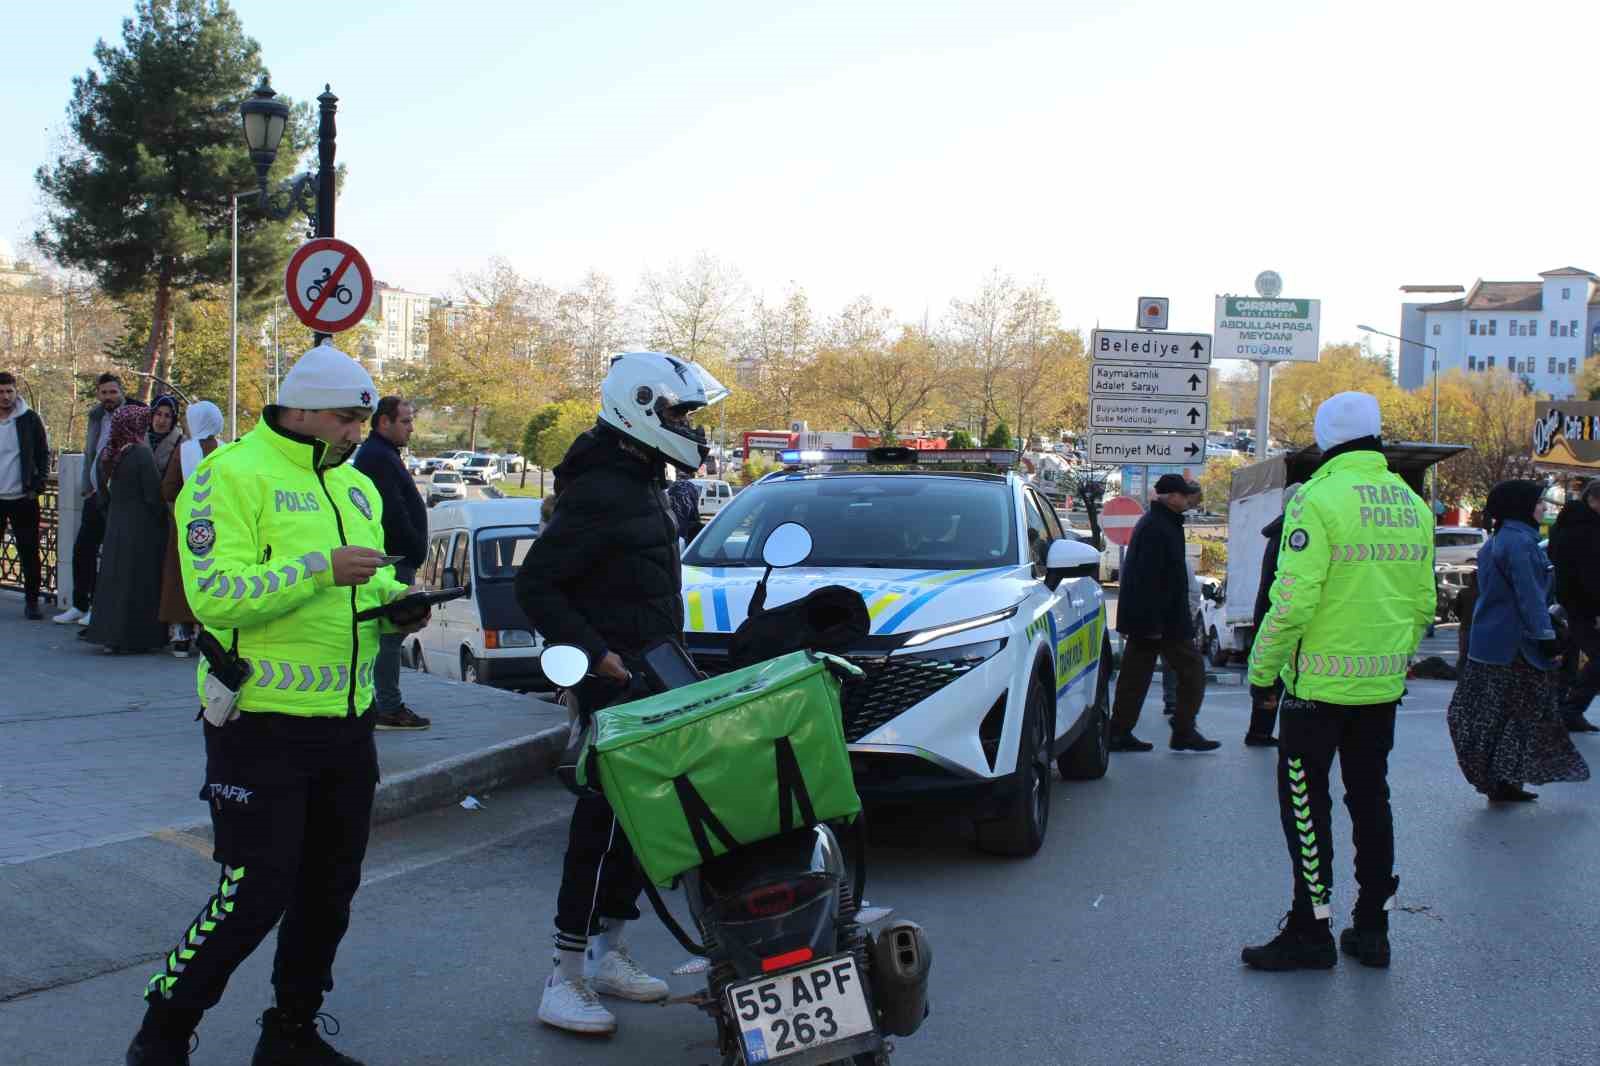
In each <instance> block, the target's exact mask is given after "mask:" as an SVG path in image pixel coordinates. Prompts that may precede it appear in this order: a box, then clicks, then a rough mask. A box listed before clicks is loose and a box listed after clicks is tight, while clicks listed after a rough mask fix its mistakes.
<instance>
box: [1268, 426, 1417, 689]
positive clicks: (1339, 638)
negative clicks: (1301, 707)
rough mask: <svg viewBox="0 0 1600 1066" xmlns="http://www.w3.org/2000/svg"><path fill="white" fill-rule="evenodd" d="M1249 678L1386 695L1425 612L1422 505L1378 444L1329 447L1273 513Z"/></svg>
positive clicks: (1399, 676)
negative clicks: (1276, 527)
mask: <svg viewBox="0 0 1600 1066" xmlns="http://www.w3.org/2000/svg"><path fill="white" fill-rule="evenodd" d="M1270 595H1271V598H1272V608H1271V609H1270V610H1269V611H1268V612H1267V615H1266V617H1265V618H1264V619H1262V622H1261V631H1260V632H1259V633H1257V634H1256V638H1255V644H1254V645H1253V647H1252V648H1251V650H1250V683H1251V684H1252V685H1270V684H1272V682H1273V681H1274V680H1275V679H1277V678H1280V677H1281V678H1282V679H1283V682H1284V686H1285V689H1286V691H1287V692H1288V694H1289V695H1291V696H1294V697H1296V698H1299V699H1302V700H1320V701H1323V702H1325V703H1336V704H1340V705H1343V706H1360V705H1363V704H1368V703H1388V702H1391V701H1393V700H1397V699H1399V698H1400V695H1401V693H1402V691H1403V690H1404V688H1405V677H1406V666H1407V663H1408V662H1409V660H1410V658H1411V655H1412V654H1413V653H1414V652H1415V651H1416V650H1417V644H1418V643H1419V642H1420V641H1421V639H1422V634H1423V632H1424V630H1425V629H1426V628H1427V626H1428V624H1429V623H1430V622H1431V621H1432V620H1433V612H1434V576H1433V516H1432V515H1431V514H1430V513H1429V512H1428V507H1427V504H1425V503H1423V502H1422V500H1421V499H1419V498H1418V497H1417V494H1416V493H1414V492H1412V491H1411V489H1410V487H1409V486H1407V485H1406V483H1405V482H1404V481H1402V480H1401V479H1400V478H1399V477H1398V476H1397V475H1395V474H1393V473H1391V472H1390V470H1389V466H1388V463H1387V462H1386V461H1385V459H1384V457H1383V454H1382V453H1381V452H1375V451H1354V452H1347V453H1345V454H1343V455H1337V456H1334V457H1333V458H1332V459H1330V460H1328V461H1327V462H1326V463H1324V464H1323V465H1322V467H1321V469H1319V470H1318V471H1317V472H1316V474H1314V475H1313V476H1312V477H1311V478H1310V479H1309V480H1308V481H1307V482H1306V483H1305V484H1304V485H1302V486H1301V487H1300V489H1299V491H1298V492H1296V493H1295V496H1294V498H1293V499H1292V500H1290V501H1289V505H1288V507H1287V509H1286V511H1285V514H1284V522H1283V539H1282V541H1281V542H1280V545H1279V552H1278V574H1277V578H1276V580H1274V581H1273V583H1272V591H1271V593H1270Z"/></svg>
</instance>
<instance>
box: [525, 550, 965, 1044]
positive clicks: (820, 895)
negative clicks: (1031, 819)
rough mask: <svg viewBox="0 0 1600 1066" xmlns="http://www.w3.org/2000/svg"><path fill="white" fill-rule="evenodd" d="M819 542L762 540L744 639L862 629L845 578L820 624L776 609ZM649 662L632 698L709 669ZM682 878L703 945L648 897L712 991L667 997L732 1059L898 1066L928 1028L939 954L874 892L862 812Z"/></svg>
mask: <svg viewBox="0 0 1600 1066" xmlns="http://www.w3.org/2000/svg"><path fill="white" fill-rule="evenodd" d="M811 548H812V540H811V535H810V533H809V532H808V531H807V530H806V529H805V528H804V527H803V526H801V525H799V524H798V523H792V522H791V523H785V524H784V525H781V526H779V527H777V528H776V529H774V530H773V531H772V533H771V535H769V536H768V538H767V540H766V541H765V543H764V544H763V547H762V560H763V562H764V563H765V564H766V572H765V573H764V574H763V576H762V578H761V580H760V582H758V584H757V587H756V590H755V593H754V594H753V595H752V597H751V601H750V610H749V617H748V618H747V620H746V622H745V623H744V624H743V625H742V626H741V627H740V631H739V633H737V634H735V636H734V641H733V643H734V645H735V646H736V647H737V646H740V645H741V643H742V644H743V645H744V646H745V647H747V648H749V647H751V645H752V643H755V644H757V645H760V644H765V645H766V647H764V648H758V649H757V650H758V652H759V651H765V652H773V651H774V647H775V646H776V645H779V644H783V643H788V644H790V645H791V646H790V647H782V648H778V649H777V651H778V652H782V651H790V650H798V649H796V648H794V647H793V646H792V645H794V644H796V643H803V642H804V636H803V634H806V633H809V634H810V635H811V636H812V637H813V638H814V639H813V640H812V641H811V643H814V644H815V643H824V644H836V643H837V642H838V641H839V640H840V639H841V638H840V632H841V631H846V630H849V629H850V628H851V627H850V625H849V624H848V623H849V622H851V621H854V620H855V619H856V618H857V617H859V619H860V629H861V632H862V633H864V631H865V624H866V623H865V619H866V606H865V603H859V615H857V610H856V605H855V604H851V603H848V602H847V603H846V604H845V606H844V609H843V610H842V611H841V610H840V609H839V603H838V598H837V597H838V596H839V595H843V594H846V593H848V594H849V595H853V596H854V597H855V600H856V601H860V594H859V593H854V592H851V591H850V590H843V589H840V588H839V587H837V586H834V587H831V588H829V589H826V590H819V591H823V592H829V593H833V594H835V596H834V598H833V599H832V600H829V601H828V609H827V612H826V614H825V616H818V617H819V618H820V621H817V622H816V623H815V624H811V625H807V624H805V623H806V622H808V621H811V620H810V619H804V618H802V617H801V616H800V615H797V616H796V617H797V618H801V624H799V625H791V624H788V623H789V621H790V620H789V619H783V618H779V617H778V615H779V613H780V612H783V611H786V610H792V609H794V608H796V607H799V608H800V609H801V610H802V611H803V610H804V608H805V606H806V605H805V604H800V605H787V606H786V607H783V608H773V609H768V608H766V607H765V597H766V585H767V581H768V579H769V578H770V577H771V576H772V572H773V570H774V569H779V568H784V567H791V566H798V565H799V564H800V563H802V562H804V561H805V560H806V559H807V558H808V557H809V556H810V554H811ZM808 599H809V598H808ZM824 599H825V600H826V599H827V598H826V597H824ZM775 622H778V623H781V624H776V625H775V624H774V623H775ZM797 633H800V634H802V636H796V634H797ZM779 634H782V635H781V636H780V635H779ZM741 637H743V638H744V639H743V641H742V642H741ZM810 650H812V651H832V650H839V649H837V648H835V647H824V648H812V649H810ZM764 657H766V658H770V657H772V656H771V655H766V656H764ZM542 659H543V662H542V665H543V669H544V672H545V675H546V676H547V677H548V678H549V679H550V680H551V681H552V682H554V683H555V684H556V685H558V686H560V687H562V688H564V689H570V688H572V687H573V686H575V685H577V684H578V683H579V682H581V681H582V680H583V678H584V677H586V676H588V673H589V668H590V665H591V664H590V662H589V658H588V655H587V654H586V653H585V652H583V651H582V650H581V649H579V648H576V647H572V646H570V645H552V646H549V647H546V648H545V650H544V652H543V656H542ZM644 664H645V668H644V671H643V673H644V676H643V677H640V676H639V675H635V678H634V681H633V682H632V689H631V692H630V696H632V697H634V698H637V696H641V695H653V694H655V693H659V692H662V691H669V690H671V689H674V688H678V687H682V686H684V685H687V684H693V683H695V682H697V681H699V680H701V679H702V678H703V675H701V674H700V673H699V671H698V670H696V669H695V668H694V666H693V663H692V661H690V660H689V658H688V656H687V653H685V652H684V651H683V649H682V648H681V647H679V646H677V645H676V644H674V643H672V642H663V644H660V645H656V646H655V647H653V648H651V649H648V650H647V652H646V654H645V656H644ZM597 713H603V712H597ZM841 838H843V839H841ZM845 841H848V845H849V846H848V848H847V846H846V843H845ZM847 852H848V854H847ZM676 880H677V883H678V885H679V886H680V887H681V888H682V889H683V892H684V896H685V898H686V900H687V905H688V910H689V914H690V917H691V920H692V922H693V925H694V927H695V930H696V932H697V933H698V936H699V939H698V940H696V939H695V938H694V937H693V936H691V935H690V934H689V933H688V932H686V931H685V930H684V928H683V927H682V926H681V925H680V924H679V923H678V921H677V920H676V919H675V918H674V917H673V915H672V913H671V911H670V909H669V908H668V907H667V906H666V904H665V902H664V901H663V900H662V899H661V895H660V893H659V892H658V891H657V889H656V886H655V885H654V884H652V883H651V882H650V880H649V879H648V878H646V879H645V883H646V892H647V894H648V896H649V898H650V901H651V905H652V906H653V907H654V908H655V911H656V914H657V916H658V917H659V918H660V919H661V921H662V923H663V924H664V925H666V927H667V928H668V930H669V931H671V932H672V934H673V936H674V937H675V938H676V939H677V940H678V942H679V943H680V944H681V945H682V946H683V948H684V950H686V951H688V952H689V953H690V955H691V956H692V958H691V960H690V961H689V962H688V963H686V964H684V965H683V966H680V967H678V968H677V969H676V970H674V971H673V972H674V974H675V975H678V976H689V975H693V974H700V973H703V974H704V975H705V982H706V983H705V988H704V990H703V991H699V992H696V993H694V994H692V995H687V996H680V997H676V998H675V999H673V1000H669V1002H671V1003H679V1004H686V1005H690V1006H694V1007H697V1008H699V1009H700V1010H702V1011H704V1012H705V1013H706V1014H707V1015H709V1016H710V1018H711V1019H712V1021H713V1022H714V1023H715V1024H716V1027H717V1046H718V1049H719V1050H720V1052H721V1054H722V1055H723V1059H722V1066H755V1064H758V1063H783V1064H785V1066H820V1064H826V1063H834V1064H850V1066H887V1064H888V1062H889V1058H890V1055H891V1054H892V1053H893V1051H894V1045H893V1043H892V1038H893V1037H904V1036H910V1035H912V1034H913V1033H915V1032H916V1031H917V1029H918V1028H920V1026H921V1025H922V1022H923V1019H924V1018H925V1017H926V1016H927V1013H928V1007H927V992H928V974H929V970H930V968H931V965H932V962H933V954H932V949H931V947H930V945H929V943H928V939H927V935H926V934H925V933H924V931H923V930H922V928H921V927H920V926H919V925H917V924H916V923H915V922H911V921H906V920H903V919H896V918H894V916H893V912H892V910H890V909H888V908H884V907H874V906H872V905H871V904H869V903H868V902H867V900H866V899H865V897H864V895H863V893H864V891H865V888H866V844H865V825H864V821H863V817H862V816H861V815H857V816H856V818H855V820H854V822H853V824H845V823H837V824H829V823H827V822H824V821H818V822H815V823H814V824H810V825H802V826H800V827H798V828H795V829H793V830H791V831H789V832H786V833H780V834H779V835H777V836H773V837H769V838H768V839H765V840H761V841H757V842H755V843H752V844H744V845H740V846H738V847H736V848H733V849H732V850H729V851H728V852H727V853H726V854H723V855H719V856H717V857H715V858H713V859H711V860H710V861H707V862H704V863H702V864H701V865H699V866H697V867H694V868H692V869H689V870H686V871H685V872H684V873H683V874H681V875H680V876H679V877H678V878H677V879H676Z"/></svg>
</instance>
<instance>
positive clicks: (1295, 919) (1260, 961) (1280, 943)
mask: <svg viewBox="0 0 1600 1066" xmlns="http://www.w3.org/2000/svg"><path fill="white" fill-rule="evenodd" d="M1239 959H1240V961H1241V962H1243V963H1244V964H1245V965H1246V966H1249V967H1251V968H1253V969H1257V970H1331V969H1333V967H1334V966H1335V965H1337V964H1338V962H1339V950H1338V948H1336V947H1334V944H1333V933H1332V932H1330V931H1329V930H1328V920H1327V919H1326V918H1313V917H1312V916H1311V915H1310V914H1309V913H1301V912H1299V911H1290V912H1289V913H1288V914H1286V915H1284V918H1283V921H1281V922H1279V923H1278V935H1277V936H1275V937H1273V938H1272V939H1271V940H1269V941H1267V942H1266V943H1265V944H1258V945H1256V946H1255V947H1247V948H1245V949H1244V950H1243V951H1241V952H1240V953H1239Z"/></svg>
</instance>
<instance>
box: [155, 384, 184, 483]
mask: <svg viewBox="0 0 1600 1066" xmlns="http://www.w3.org/2000/svg"><path fill="white" fill-rule="evenodd" d="M182 442H183V427H182V426H180V425H179V424H178V398H177V397H176V396H172V395H167V396H161V397H157V399H156V402H155V403H154V404H152V405H151V407H150V450H151V451H152V452H154V453H155V456H156V470H158V471H164V470H166V469H167V464H168V463H170V462H171V461H172V456H173V454H174V453H175V452H177V450H178V445H179V444H181V443H182Z"/></svg>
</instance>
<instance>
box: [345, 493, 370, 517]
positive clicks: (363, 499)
mask: <svg viewBox="0 0 1600 1066" xmlns="http://www.w3.org/2000/svg"><path fill="white" fill-rule="evenodd" d="M350 502H351V503H353V504H355V505H356V510H358V511H360V512H361V517H362V518H365V519H367V521H369V522H370V521H371V520H372V504H370V503H368V502H367V494H366V493H364V492H362V491H361V490H360V489H358V488H356V487H355V486H354V485H351V486H350Z"/></svg>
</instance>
